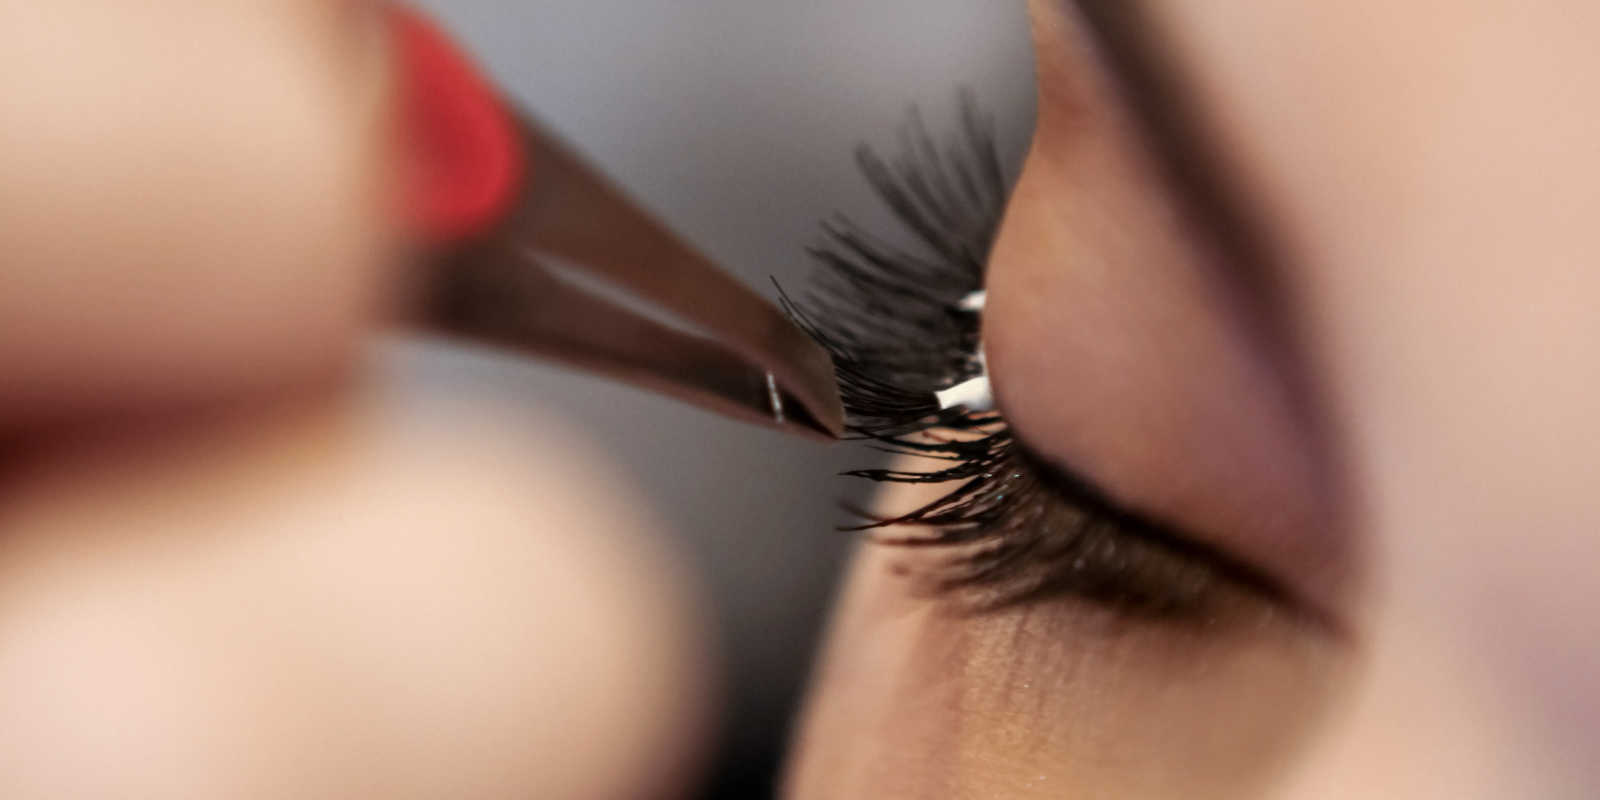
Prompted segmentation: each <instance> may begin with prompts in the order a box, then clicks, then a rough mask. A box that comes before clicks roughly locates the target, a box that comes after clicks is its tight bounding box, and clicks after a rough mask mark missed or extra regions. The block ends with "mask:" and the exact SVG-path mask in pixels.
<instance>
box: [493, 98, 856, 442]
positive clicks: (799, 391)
mask: <svg viewBox="0 0 1600 800" xmlns="http://www.w3.org/2000/svg"><path fill="white" fill-rule="evenodd" d="M522 132H523V136H524V137H525V140H526V147H527V148H528V150H529V152H531V153H534V154H535V157H534V162H535V163H536V165H537V166H536V167H535V170H536V174H535V176H534V180H533V181H532V182H531V186H530V187H529V188H528V190H527V191H525V192H524V194H523V200H522V203H521V204H520V205H519V206H518V207H517V208H516V209H515V210H514V211H513V212H512V213H511V214H510V215H509V217H508V219H507V222H506V232H507V236H506V238H508V239H511V240H514V241H516V242H518V243H520V244H521V245H523V246H525V247H527V248H530V249H532V250H533V251H536V252H538V253H542V254H547V255H550V256H555V257H556V258H558V259H561V260H562V261H563V262H565V263H568V264H571V265H573V266H575V267H578V268H581V269H583V270H585V271H587V272H589V273H591V274H592V275H594V276H595V277H598V278H600V279H602V280H604V281H606V282H609V283H611V284H613V285H615V286H619V287H621V288H623V289H625V290H626V291H628V292H629V293H631V294H633V295H635V296H637V297H639V298H642V299H644V300H646V301H648V302H650V303H652V304H654V305H656V306H658V307H659V308H661V309H664V310H666V311H668V312H670V313H671V314H673V315H675V316H677V317H678V318H680V319H682V320H683V321H685V322H687V323H688V324H690V325H691V326H693V327H695V328H697V329H699V330H700V331H703V332H704V333H705V334H706V336H707V337H708V338H710V339H712V340H715V342H716V343H717V345H720V347H721V348H723V349H724V351H725V352H730V353H731V354H733V355H736V356H737V357H739V358H740V359H741V360H742V361H743V362H744V363H745V364H746V365H748V366H747V367H746V369H745V370H743V371H742V372H749V371H750V370H755V371H756V372H757V373H758V374H760V375H761V377H762V379H763V383H765V378H766V374H767V373H771V375H772V376H773V379H774V382H775V383H776V386H777V388H778V390H779V391H780V392H782V393H783V394H786V395H788V396H790V397H791V399H792V402H795V403H798V405H799V406H800V407H801V408H803V409H804V410H805V415H806V416H809V417H810V418H811V420H812V422H813V424H814V425H815V427H817V428H819V429H821V430H823V431H826V432H828V433H829V434H830V435H832V436H834V437H837V436H839V435H840V434H841V433H842V432H843V428H844V410H843V407H842V405H841V404H840V401H839V391H838V384H837V382H836V379H835V377H834V372H833V361H832V358H831V357H830V356H829V355H828V353H827V351H826V350H824V349H823V348H822V347H821V346H820V345H818V344H817V343H816V342H815V341H813V340H812V339H811V337H810V336H808V335H807V334H806V333H805V332H804V331H802V330H801V329H800V328H799V326H798V325H796V324H795V323H794V321H793V320H791V319H789V317H788V316H787V315H786V314H784V313H783V312H782V311H780V310H779V309H778V308H777V307H776V306H775V305H773V304H772V303H771V302H769V301H768V300H766V298H764V297H762V296H761V295H759V294H757V293H756V292H755V291H753V290H751V289H750V288H749V287H747V286H745V285H744V284H743V283H740V282H739V281H737V280H735V279H733V278H732V277H729V276H728V275H726V274H725V273H723V272H722V271H721V270H719V269H718V268H717V267H716V266H714V265H713V264H712V263H711V262H710V261H708V260H707V259H706V258H705V257H704V256H701V255H700V254H699V253H697V252H695V251H694V249H693V248H691V247H690V246H689V245H687V244H686V243H684V242H683V241H682V240H680V239H679V238H678V237H676V236H675V235H673V234H672V233H671V232H670V231H669V230H667V229H666V227H664V226H663V225H661V224H660V223H658V222H657V221H656V220H655V219H654V218H652V217H650V216H649V215H648V214H646V213H645V212H644V211H642V210H640V209H639V208H638V207H637V206H636V205H635V204H634V203H633V202H632V201H631V200H630V199H629V198H628V197H627V196H626V195H625V194H623V192H622V191H621V190H619V189H617V188H616V187H614V186H613V185H611V184H610V183H609V182H608V181H606V180H605V179H604V178H603V177H602V176H601V175H600V174H599V172H597V171H596V170H594V169H593V168H591V167H589V166H588V165H586V164H584V163H583V161H582V160H581V159H580V158H578V157H577V156H576V155H575V154H573V153H572V152H571V151H570V150H568V148H567V147H566V146H565V145H563V144H562V143H561V142H559V141H558V140H557V139H556V138H555V137H553V136H550V135H547V134H545V133H544V132H542V131H540V130H538V129H537V128H536V127H534V125H533V124H532V123H531V122H526V121H525V122H524V125H523V129H522ZM593 329H594V326H587V330H590V331H593ZM663 330H669V329H664V328H663ZM661 355H662V354H661V353H660V352H655V351H652V352H650V353H649V356H650V357H660V356H661ZM676 377H678V376H677V375H674V376H673V378H674V379H675V378H676Z"/></svg>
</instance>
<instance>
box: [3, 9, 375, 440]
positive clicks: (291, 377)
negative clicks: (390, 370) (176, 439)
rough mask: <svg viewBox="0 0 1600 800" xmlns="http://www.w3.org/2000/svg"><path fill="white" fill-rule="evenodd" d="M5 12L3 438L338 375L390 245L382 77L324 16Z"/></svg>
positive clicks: (317, 12) (371, 309) (367, 312)
mask: <svg viewBox="0 0 1600 800" xmlns="http://www.w3.org/2000/svg"><path fill="white" fill-rule="evenodd" d="M3 16H4V22H3V24H0V74H5V75H8V76H10V78H8V79H7V81H6V83H5V84H4V88H3V89H0V253H3V254H4V258H3V262H0V426H5V425H15V424H19V423H24V422H37V421H39V419H40V418H41V417H42V416H51V415H56V416H60V415H69V414H73V413H83V412H105V411H108V410H118V408H119V407H123V408H137V407H142V406H147V405H153V404H160V403H171V402H192V401H195V400H199V399H206V398H213V397H217V396H225V395H231V394H239V393H243V392H248V391H259V390H261V389H264V388H268V387H272V386H275V385H281V384H284V383H288V382H292V381H296V380H303V379H305V378H306V377H307V376H309V375H311V374H313V373H319V372H324V371H326V370H328V369H329V368H330V367H332V366H334V365H336V364H338V363H339V362H340V361H341V360H342V359H343V358H344V357H345V355H346V352H347V351H348V350H349V349H350V347H351V345H352V344H353V343H354V341H355V339H356V335H357V332H358V330H359V329H360V328H361V326H362V324H363V323H364V322H365V321H366V320H368V319H369V318H370V317H372V316H373V314H374V313H375V307H376V306H377V304H378V298H377V291H376V287H377V286H378V285H379V283H380V282H379V280H378V278H379V277H380V276H379V275H378V272H379V269H380V264H382V263H383V262H384V261H385V260H386V259H385V251H386V249H387V238H388V237H387V234H386V232H385V230H384V226H383V220H384V218H385V217H386V214H385V213H383V207H382V206H383V202H382V201H383V197H384V189H385V186H384V183H385V177H384V174H383V169H382V165H383V164H384V163H386V161H387V159H385V158H384V154H383V152H382V143H383V141H384V137H383V135H382V133H383V132H382V131H381V129H380V127H379V125H378V120H380V119H381V118H382V114H381V106H382V103H381V102H380V101H379V98H380V97H381V92H380V91H379V88H378V87H379V86H380V82H379V81H377V80H371V77H372V76H373V75H375V74H376V71H375V70H372V69H370V68H366V69H362V68H355V67H353V66H352V63H353V61H354V60H353V59H352V58H351V57H350V49H351V41H352V40H351V37H349V36H347V35H343V34H342V33H340V32H336V31H335V30H334V25H335V22H334V20H335V18H336V17H337V15H334V14H330V13H328V12H327V11H326V10H325V9H320V8H319V7H318V4H311V3H271V2H265V1H264V0H228V2H212V3H200V2H181V1H179V2H170V3H165V4H162V5H160V6H155V7H147V6H145V5H143V4H137V5H130V4H122V3H115V2H86V1H81V0H74V2H69V3H60V4H57V3H52V4H10V5H8V6H7V7H6V9H5V11H4V12H3ZM363 75H365V76H366V78H365V79H364V78H363ZM363 84H365V86H364V85H363Z"/></svg>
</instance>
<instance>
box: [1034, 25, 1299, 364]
mask: <svg viewBox="0 0 1600 800" xmlns="http://www.w3.org/2000/svg"><path fill="white" fill-rule="evenodd" d="M1066 1H1067V2H1071V3H1072V4H1073V5H1075V6H1076V7H1077V8H1078V10H1079V13H1080V16H1081V18H1082V20H1083V21H1084V23H1085V24H1086V25H1087V27H1088V30H1089V33H1090V35H1091V38H1092V39H1093V41H1094V42H1095V44H1096V46H1097V47H1098V48H1099V50H1100V55H1101V58H1102V60H1103V62H1104V64H1105V66H1106V68H1107V70H1108V71H1109V72H1110V74H1111V77H1112V79H1113V80H1114V81H1116V82H1117V84H1118V88H1119V89H1120V91H1121V94H1122V99H1123V101H1124V102H1125V103H1126V104H1127V106H1128V110H1129V111H1130V112H1131V113H1132V116H1133V121H1134V123H1135V125H1136V126H1137V128H1138V130H1139V132H1140V134H1141V135H1142V136H1143V138H1144V139H1145V144H1146V146H1147V147H1148V149H1149V152H1150V155H1151V156H1152V157H1153V158H1154V159H1155V161H1156V163H1157V166H1158V168H1159V169H1161V170H1162V172H1163V173H1164V174H1165V175H1164V177H1165V178H1166V179H1167V181H1168V183H1169V185H1170V188H1171V189H1172V191H1173V192H1174V193H1175V194H1176V195H1177V199H1178V201H1179V202H1180V204H1181V205H1182V206H1183V207H1184V210H1185V211H1187V212H1188V213H1189V214H1190V215H1192V218H1193V219H1194V221H1195V223H1196V224H1197V225H1198V226H1199V228H1200V231H1201V232H1202V233H1203V234H1204V235H1205V236H1207V237H1209V238H1210V239H1211V241H1212V244H1213V245H1214V246H1215V247H1216V248H1217V249H1218V250H1219V252H1218V255H1219V256H1221V258H1220V259H1219V260H1220V262H1221V264H1220V266H1221V268H1222V269H1223V270H1224V272H1225V273H1227V274H1228V277H1229V278H1230V279H1232V280H1233V282H1235V283H1237V284H1238V285H1239V288H1241V289H1242V290H1243V291H1244V292H1245V293H1246V295H1247V296H1248V297H1249V298H1250V300H1251V301H1253V303H1254V304H1256V305H1257V306H1258V308H1257V310H1258V311H1260V312H1261V313H1262V314H1263V317H1264V319H1263V320H1262V321H1263V322H1265V324H1266V325H1268V326H1269V329H1270V330H1272V332H1275V333H1283V332H1286V330H1285V328H1284V326H1283V323H1284V320H1283V319H1282V316H1281V315H1282V313H1283V310H1284V308H1285V302H1284V300H1285V296H1284V291H1283V286H1282V277H1281V273H1280V270H1279V268H1278V267H1279V265H1280V264H1281V259H1280V258H1279V255H1278V253H1277V252H1276V250H1275V247H1274V245H1273V242H1272V241H1271V240H1270V237H1268V236H1267V235H1266V232H1265V231H1264V230H1263V226H1262V224H1261V217H1260V215H1259V214H1257V213H1253V209H1252V207H1251V205H1250V204H1249V203H1248V202H1247V201H1246V199H1245V197H1244V196H1243V193H1242V192H1241V191H1240V187H1239V185H1238V182H1237V181H1236V180H1233V179H1232V178H1231V177H1230V173H1229V170H1228V168H1227V164H1226V160H1225V159H1224V158H1222V157H1221V150H1220V148H1218V147H1217V146H1216V142H1215V139H1214V137H1213V136H1212V135H1211V131H1209V130H1208V129H1207V127H1206V126H1205V125H1204V124H1203V119H1204V115H1203V114H1201V113H1200V112H1199V110H1198V109H1197V108H1196V107H1195V104H1194V103H1193V101H1192V99H1191V98H1193V97H1194V96H1195V95H1194V93H1193V92H1191V91H1187V87H1186V86H1185V85H1184V80H1183V75H1182V74H1181V73H1180V71H1178V70H1177V69H1175V67H1174V65H1173V62H1172V60H1171V59H1170V58H1169V57H1168V56H1167V53H1166V51H1165V50H1163V48H1162V47H1161V44H1162V42H1161V41H1160V37H1159V36H1158V35H1157V34H1158V32H1157V31H1156V29H1155V26H1154V25H1152V24H1151V22H1150V20H1149V18H1148V16H1147V15H1146V13H1145V10H1144V3H1143V2H1141V0H1066Z"/></svg>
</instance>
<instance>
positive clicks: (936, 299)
mask: <svg viewBox="0 0 1600 800" xmlns="http://www.w3.org/2000/svg"><path fill="white" fill-rule="evenodd" d="M964 112H965V113H964V116H963V119H964V121H965V122H966V133H967V136H968V142H967V143H966V147H965V148H961V149H959V150H958V149H956V148H951V149H948V150H946V151H944V152H943V153H942V152H941V151H940V150H939V149H938V148H936V147H934V146H933V145H932V142H931V139H930V138H929V137H928V136H927V135H926V133H925V132H923V131H922V129H921V127H920V123H917V122H915V121H913V124H912V126H911V127H910V129H909V131H908V133H907V135H906V136H905V141H906V142H907V146H906V147H907V149H906V151H905V153H904V154H903V155H902V156H901V158H900V159H898V160H896V161H895V162H893V163H885V162H883V161H881V160H879V159H877V158H876V157H875V156H873V155H871V153H870V152H867V153H863V154H862V156H861V159H862V162H863V167H864V169H865V170H866V172H867V174H868V176H869V178H871V179H872V181H873V183H874V185H875V186H876V188H878V189H879V191H880V193H881V194H883V195H884V196H885V198H886V200H888V202H889V204H890V205H891V206H892V207H893V208H894V210H895V211H896V212H897V214H899V215H900V216H901V217H902V219H904V220H905V221H906V222H907V223H908V225H909V226H910V227H911V228H913V229H914V230H915V231H916V232H917V233H918V234H919V235H921V236H922V237H923V238H924V240H925V241H926V243H927V244H928V246H929V249H930V250H932V251H933V253H934V256H933V257H931V258H929V257H925V256H916V255H912V254H908V253H905V252H901V251H896V250H893V249H891V248H887V247H886V246H884V245H882V244H880V243H878V242H876V241H875V240H872V239H871V238H870V237H868V236H866V235H865V234H864V233H863V232H861V231H859V230H857V229H854V228H853V227H850V226H848V224H841V225H839V226H834V227H831V228H829V229H828V230H829V236H830V240H831V241H830V242H829V245H830V246H828V247H823V248H818V249H817V251H816V253H815V254H816V255H817V256H818V257H819V258H820V259H821V260H822V261H823V262H824V264H825V265H826V266H827V267H828V268H829V269H828V270H826V271H824V272H822V273H821V278H820V283H819V284H818V285H817V286H814V287H813V292H812V294H811V296H810V297H809V298H807V300H805V301H802V302H801V303H799V304H795V303H791V304H790V309H791V311H793V312H794V313H795V314H796V316H797V318H798V319H799V321H800V323H801V324H802V326H804V327H806V328H807V329H808V330H809V331H810V332H811V333H812V334H813V335H814V336H815V337H816V338H817V339H818V340H819V341H821V342H822V343H823V344H824V345H825V346H827V347H828V348H829V349H830V350H831V351H832V352H833V354H834V361H835V364H836V367H837V368H838V370H839V373H840V384H841V389H842V394H843V395H844V398H845V403H846V406H847V408H848V409H849V410H850V412H851V414H852V427H853V430H854V432H855V433H857V434H858V435H860V436H863V437H866V438H870V439H875V440H877V441H879V442H881V443H883V444H884V445H885V446H886V447H887V448H888V449H890V450H891V451H895V452H900V453H906V454H914V455H922V456H931V457H933V458H936V459H943V461H944V462H945V465H944V468H943V469H934V470H930V471H928V472H908V471H895V470H861V471H857V472H855V473H853V474H855V475H857V476H859V477H867V478H872V479H875V480H888V481H895V482H907V483H951V484H952V485H953V486H955V488H954V489H953V490H952V491H951V492H950V493H949V494H947V495H946V496H945V497H944V498H942V499H941V500H939V501H936V502H934V503H932V504H929V505H927V506H924V507H923V508H922V509H920V510H917V511H914V512H912V513H911V514H909V515H906V516H904V517H900V518H896V519H893V520H880V521H878V522H875V523H872V524H869V525H867V526H865V527H866V528H869V529H875V530H878V531H880V535H879V537H878V538H879V540H880V541H885V542H894V543H898V544H903V545H938V546H947V548H948V551H949V555H950V558H949V559H948V561H947V564H946V566H947V567H948V569H947V570H946V571H945V573H944V574H942V575H939V576H935V582H936V583H938V584H940V585H942V586H944V587H945V588H947V589H972V590H974V592H975V595H981V597H982V599H981V600H980V604H981V605H988V606H992V605H995V604H1001V605H1004V604H1009V603H1012V602H1019V601H1024V600H1030V599H1035V598H1042V597H1044V596H1046V595H1052V596H1053V595H1062V594H1064V595H1075V596H1078V597H1082V598H1085V599H1089V600H1094V601H1099V602H1101V603H1102V604H1105V605H1107V606H1109V607H1112V608H1115V609H1118V610H1121V611H1125V612H1137V613H1140V614H1143V615H1146V616H1155V617H1162V618H1168V619H1175V618H1180V617H1189V618H1206V619H1208V620H1209V619H1214V617H1212V616H1210V614H1211V611H1212V610H1214V608H1215V607H1216V605H1217V604H1216V603H1214V602H1212V600H1214V599H1216V598H1219V597H1222V596H1224V595H1228V596H1235V595H1239V594H1241V593H1242V594H1245V595H1249V596H1251V597H1253V598H1256V599H1258V600H1266V601H1268V603H1267V605H1269V606H1272V607H1274V608H1277V609H1280V610H1283V611H1287V612H1289V613H1291V614H1294V615H1300V614H1301V613H1302V611H1303V610H1305V608H1308V606H1306V605H1305V604H1303V603H1302V602H1301V601H1300V599H1299V598H1298V597H1297V596H1296V595H1294V594H1293V593H1292V592H1290V591H1289V590H1288V589H1287V588H1286V587H1285V584H1284V583H1283V582H1281V581H1279V580H1277V579H1276V578H1275V577H1274V576H1272V575H1270V574H1269V573H1268V572H1266V571H1263V570H1260V569H1257V568H1255V567H1253V566H1251V565H1250V564H1248V563H1247V562H1246V561H1244V560H1241V559H1237V558H1234V557H1232V556H1230V555H1229V554H1228V553H1227V552H1226V551H1224V550H1223V549H1220V548H1216V547H1213V546H1210V545H1208V544H1206V543H1205V541H1206V540H1203V539H1200V538H1198V537H1192V536H1188V535H1186V533H1185V532H1182V531H1177V530H1175V529H1173V528H1172V527H1170V526H1167V525H1164V524H1161V523H1159V522H1155V521H1152V520H1151V519H1150V518H1148V517H1145V516H1142V515H1139V514H1136V513H1134V512H1131V511H1129V510H1128V509H1127V508H1126V507H1125V506H1122V505H1119V504H1118V503H1116V502H1114V501H1113V500H1111V499H1109V496H1108V495H1107V494H1106V493H1105V492H1103V491H1101V490H1099V489H1098V488H1097V487H1095V486H1094V485H1092V484H1091V482H1090V481H1088V480H1085V479H1082V478H1079V477H1076V475H1075V474H1074V473H1072V472H1068V471H1064V470H1059V469H1051V468H1048V467H1046V466H1044V462H1043V461H1042V460H1040V459H1039V458H1037V457H1034V456H1033V455H1032V454H1031V453H1030V452H1028V450H1027V448H1025V447H1024V446H1023V445H1022V444H1021V443H1020V442H1018V441H1017V440H1016V439H1015V438H1014V437H1013V435H1012V434H1011V432H1010V430H1009V429H1008V428H1007V427H1006V426H1005V425H1004V422H1003V420H1002V419H1001V418H1000V416H999V415H998V414H994V413H988V412H984V411H973V410H971V409H960V408H957V409H942V408H941V404H940V403H938V402H937V401H936V398H937V396H938V394H939V392H940V391H941V390H948V389H949V388H950V387H952V386H956V385H960V384H961V383H963V382H965V381H967V380H969V379H971V378H972V377H973V376H974V375H975V374H977V373H978V372H980V371H981V370H982V363H981V361H980V360H979V359H977V358H975V355H976V353H977V352H978V351H979V324H978V320H979V317H978V316H977V315H976V314H973V313H971V310H970V309H966V308H963V305H964V302H965V300H966V299H967V298H968V297H969V296H970V295H971V293H972V292H973V291H974V290H976V289H978V288H979V287H981V286H982V282H983V271H984V263H983V262H984V256H985V255H986V254H987V251H988V249H989V246H990V243H991V242H992V241H994V237H995V235H996V231H997V228H998V223H999V218H1000V215H1001V212H1002V210H1003V209H1004V207H1005V201H1006V195H1007V192H1006V191H1005V186H1004V183H1003V179H1002V178H1001V177H1000V175H1001V170H1000V169H999V168H998V167H997V166H995V165H994V164H993V158H992V143H990V142H989V140H988V139H987V136H986V134H985V133H984V130H983V124H982V120H981V119H980V115H978V114H977V113H976V111H975V110H974V109H973V107H972V105H971V103H970V101H969V102H968V104H967V105H966V106H965V107H964ZM949 152H964V153H967V154H968V155H967V156H966V157H965V158H963V159H958V160H949V159H950V157H949V156H948V155H947V153H949ZM985 164H988V165H989V166H988V167H987V168H986V167H984V166H983V165H985ZM974 176H984V177H985V178H986V181H987V182H984V183H980V182H978V181H977V180H975V179H974ZM963 236H966V237H968V238H965V239H963V238H962V237H963ZM819 295H820V296H819ZM1047 483H1048V484H1049V485H1047ZM897 525H898V526H904V525H913V526H919V527H921V528H923V529H924V530H927V529H929V528H931V529H932V532H931V533H926V534H925V535H918V534H915V533H908V534H905V535H896V534H894V533H886V532H882V529H884V528H888V527H890V526H897ZM967 596H974V595H967ZM1257 605H1260V604H1259V603H1258V604H1257Z"/></svg>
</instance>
